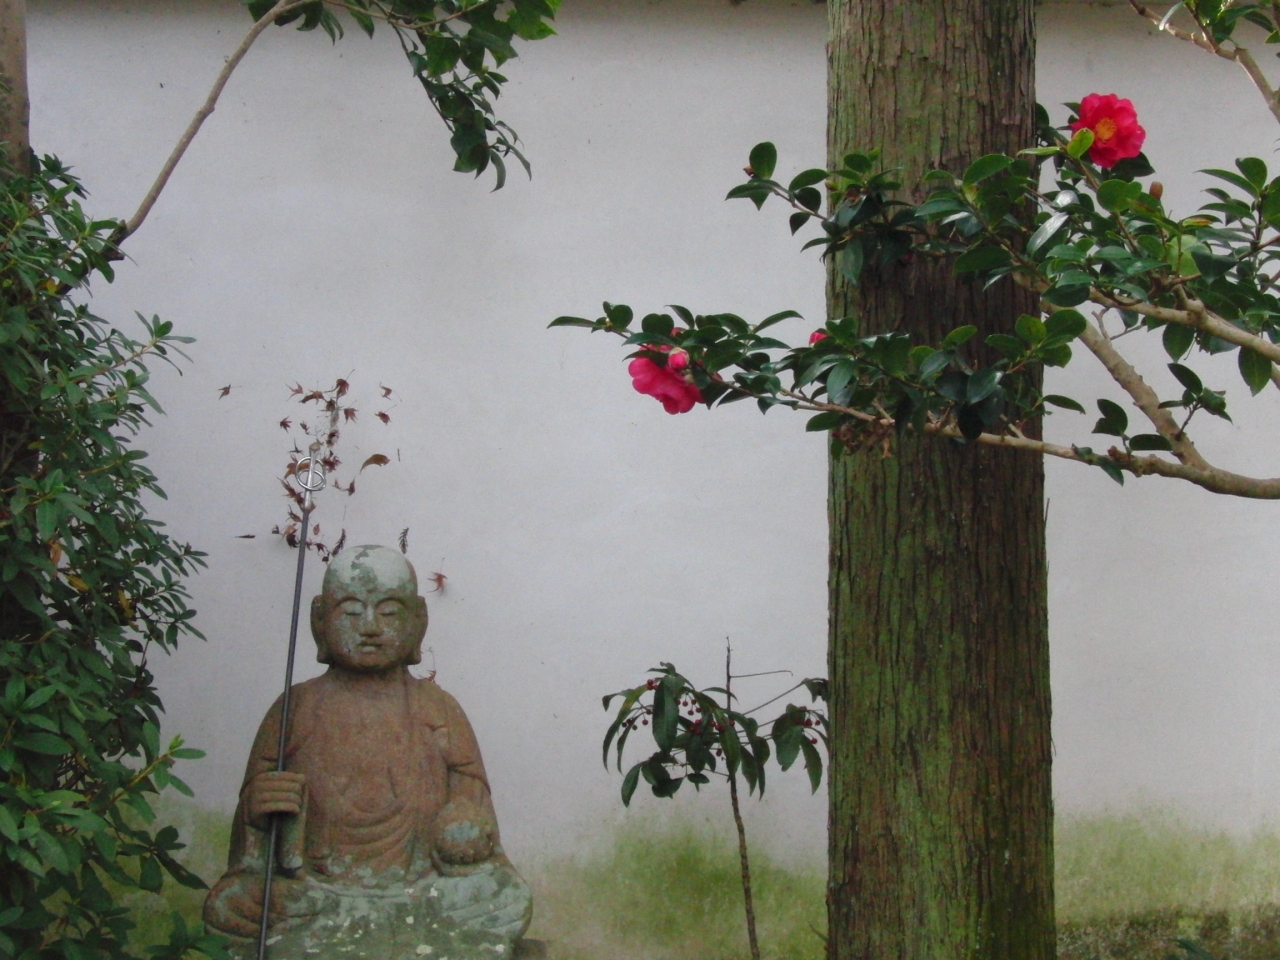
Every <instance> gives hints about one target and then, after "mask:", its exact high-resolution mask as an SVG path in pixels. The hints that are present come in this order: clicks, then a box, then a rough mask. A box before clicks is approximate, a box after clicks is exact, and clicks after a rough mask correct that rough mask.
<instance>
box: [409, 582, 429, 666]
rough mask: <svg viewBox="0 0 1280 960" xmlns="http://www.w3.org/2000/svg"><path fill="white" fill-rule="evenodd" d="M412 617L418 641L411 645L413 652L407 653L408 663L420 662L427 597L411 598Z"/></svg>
mask: <svg viewBox="0 0 1280 960" xmlns="http://www.w3.org/2000/svg"><path fill="white" fill-rule="evenodd" d="M412 613H413V619H414V625H413V626H414V632H415V633H416V634H417V636H418V642H417V643H415V644H414V645H413V652H412V653H410V654H409V665H410V666H412V665H413V664H415V663H421V662H422V641H423V638H425V637H426V635H427V621H428V619H429V617H428V616H427V598H426V597H414V598H413V610H412Z"/></svg>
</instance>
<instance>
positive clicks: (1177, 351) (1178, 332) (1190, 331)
mask: <svg viewBox="0 0 1280 960" xmlns="http://www.w3.org/2000/svg"><path fill="white" fill-rule="evenodd" d="M1161 339H1162V340H1163V341H1164V350H1165V353H1167V354H1169V359H1170V360H1181V359H1182V358H1183V357H1185V356H1186V355H1187V351H1188V350H1190V349H1191V345H1192V344H1193V343H1195V342H1196V331H1195V328H1194V327H1184V326H1183V325H1182V324H1180V323H1171V324H1169V325H1168V326H1166V327H1165V328H1164V334H1163V335H1162V337H1161ZM1254 392H1255V393H1256V392H1257V391H1254Z"/></svg>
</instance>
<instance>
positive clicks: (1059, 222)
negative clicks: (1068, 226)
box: [1027, 210, 1071, 257]
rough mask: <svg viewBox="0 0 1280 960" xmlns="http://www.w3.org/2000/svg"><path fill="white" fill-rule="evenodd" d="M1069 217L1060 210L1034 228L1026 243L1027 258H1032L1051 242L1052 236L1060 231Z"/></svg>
mask: <svg viewBox="0 0 1280 960" xmlns="http://www.w3.org/2000/svg"><path fill="white" fill-rule="evenodd" d="M1070 216H1071V215H1070V214H1069V213H1067V212H1066V211H1065V210H1060V211H1059V212H1058V213H1055V214H1054V215H1053V216H1051V217H1050V218H1049V219H1048V220H1046V221H1045V222H1044V223H1042V224H1040V226H1038V227H1036V232H1035V233H1033V234H1031V239H1029V240H1028V241H1027V256H1030V257H1034V256H1035V255H1036V253H1038V252H1039V250H1040V248H1041V247H1043V246H1044V245H1045V244H1046V243H1048V242H1049V241H1050V240H1052V239H1053V236H1054V234H1056V233H1057V232H1058V231H1059V230H1061V229H1062V227H1063V225H1064V224H1065V223H1066V222H1067V220H1068V218H1069V217H1070Z"/></svg>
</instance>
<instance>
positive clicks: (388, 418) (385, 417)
mask: <svg viewBox="0 0 1280 960" xmlns="http://www.w3.org/2000/svg"><path fill="white" fill-rule="evenodd" d="M374 416H376V417H377V418H378V419H379V420H381V421H382V422H383V423H390V422H391V414H389V413H386V412H384V411H382V410H379V411H378V412H377V413H376V414H374Z"/></svg>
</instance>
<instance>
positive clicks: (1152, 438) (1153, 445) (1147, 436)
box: [1129, 433, 1173, 450]
mask: <svg viewBox="0 0 1280 960" xmlns="http://www.w3.org/2000/svg"><path fill="white" fill-rule="evenodd" d="M1129 449H1130V450H1172V449H1173V444H1171V443H1170V442H1169V441H1168V440H1166V439H1165V438H1164V437H1162V436H1160V434H1158V433H1139V434H1138V435H1136V436H1133V437H1130V438H1129Z"/></svg>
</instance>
